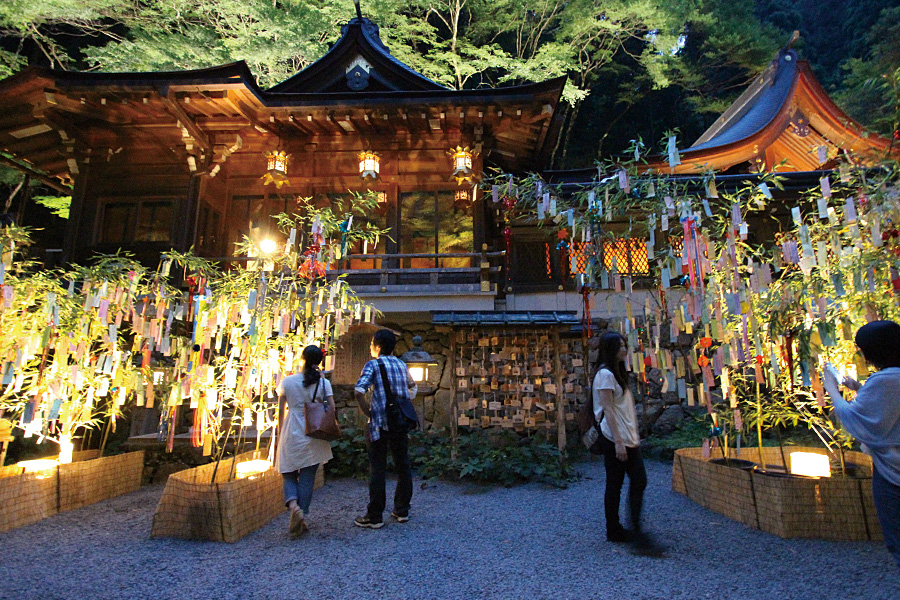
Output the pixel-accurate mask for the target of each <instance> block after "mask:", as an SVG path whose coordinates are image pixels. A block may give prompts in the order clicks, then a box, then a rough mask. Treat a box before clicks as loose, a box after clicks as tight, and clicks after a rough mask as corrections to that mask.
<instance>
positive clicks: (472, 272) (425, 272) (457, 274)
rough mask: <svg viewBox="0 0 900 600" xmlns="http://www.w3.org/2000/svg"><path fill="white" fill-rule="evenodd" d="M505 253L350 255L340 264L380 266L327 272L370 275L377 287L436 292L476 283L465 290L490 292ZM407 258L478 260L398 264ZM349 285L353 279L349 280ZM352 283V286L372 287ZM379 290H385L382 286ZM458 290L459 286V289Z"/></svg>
mask: <svg viewBox="0 0 900 600" xmlns="http://www.w3.org/2000/svg"><path fill="white" fill-rule="evenodd" d="M505 254H506V253H505V252H502V251H500V252H454V253H446V254H428V253H410V254H351V255H348V256H345V257H343V258H342V259H341V261H340V263H339V266H342V265H346V264H348V262H349V261H353V260H366V261H369V260H371V261H376V260H380V261H381V268H377V269H374V268H373V269H342V268H338V269H330V270H329V271H328V273H327V276H328V277H329V278H332V277H338V276H340V275H347V276H348V277H352V278H355V279H357V280H358V279H360V278H365V277H366V276H369V277H371V278H373V279H374V278H376V277H377V280H378V283H377V286H379V287H380V288H389V287H392V288H395V289H397V291H415V289H414V288H418V289H421V288H422V286H428V287H431V288H434V289H435V291H437V290H438V289H439V288H442V287H450V286H457V287H458V286H463V285H466V284H471V285H473V286H477V287H478V289H477V290H474V289H471V290H470V289H466V290H465V291H481V292H490V291H493V290H492V287H491V283H492V281H491V280H492V279H494V280H495V282H497V280H499V278H500V275H499V274H500V273H501V271H502V266H501V265H500V264H492V262H496V263H499V262H500V260H501V259H502V258H503V256H504V255H505ZM409 259H426V260H427V259H432V260H434V261H435V264H437V261H439V260H454V259H469V260H472V259H474V261H476V262H477V265H478V266H476V267H429V268H414V267H401V262H402V261H403V260H409ZM350 283H351V285H353V284H354V282H353V281H352V280H351V282H350ZM372 285H374V284H370V285H369V286H365V285H364V286H358V285H354V288H355V289H360V290H361V291H362V289H361V288H366V287H371V286H372ZM380 291H386V289H382V290H380ZM461 291H463V290H462V288H461Z"/></svg>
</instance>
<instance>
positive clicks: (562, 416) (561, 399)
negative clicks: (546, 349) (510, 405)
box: [553, 329, 566, 452]
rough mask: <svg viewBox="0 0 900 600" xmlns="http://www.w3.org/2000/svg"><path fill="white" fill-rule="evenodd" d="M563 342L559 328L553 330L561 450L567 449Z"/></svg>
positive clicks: (557, 431) (558, 433) (558, 431)
mask: <svg viewBox="0 0 900 600" xmlns="http://www.w3.org/2000/svg"><path fill="white" fill-rule="evenodd" d="M560 347H561V344H560V342H559V329H554V330H553V354H554V356H553V361H554V363H555V364H554V369H555V370H556V443H557V445H558V446H559V451H560V452H565V450H566V406H565V404H566V396H565V394H564V393H563V390H564V387H563V372H562V361H561V360H560V358H559V353H560Z"/></svg>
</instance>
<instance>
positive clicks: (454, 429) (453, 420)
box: [435, 329, 459, 462]
mask: <svg viewBox="0 0 900 600" xmlns="http://www.w3.org/2000/svg"><path fill="white" fill-rule="evenodd" d="M456 336H457V330H456V329H450V406H451V407H452V410H451V411H450V438H451V444H452V447H451V448H450V458H451V460H453V461H454V462H456V449H457V441H458V439H459V438H458V436H459V431H458V425H457V422H458V420H459V402H458V400H457V397H456V396H457V394H456ZM435 398H437V396H435Z"/></svg>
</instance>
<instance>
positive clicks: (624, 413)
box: [591, 369, 641, 448]
mask: <svg viewBox="0 0 900 600" xmlns="http://www.w3.org/2000/svg"><path fill="white" fill-rule="evenodd" d="M600 390H612V393H613V401H612V407H611V408H610V411H609V412H608V413H607V415H606V418H605V419H603V420H602V421H601V422H600V432H601V433H602V434H603V435H604V436H606V439H608V440H611V441H615V438H613V434H612V431H611V430H610V428H609V420H610V419H615V421H616V425H617V426H618V427H617V429H618V430H619V435H621V436H622V441H623V442H625V446H627V447H628V448H637V447H639V446H640V445H641V438H640V435H638V421H637V413H636V412H635V410H634V397H633V396H632V395H631V390H630V389H628V388H627V387H626V388H625V390H624V391H623V390H622V386H620V385H619V382H618V381H616V377H615V375H613V374H612V371H610V370H609V369H600V370H599V371H597V374H596V375H594V385H593V387H592V390H591V391H592V394H593V396H594V416H595V417H596V418H597V420H600V415H601V414H602V412H603V405H602V404H601V403H600Z"/></svg>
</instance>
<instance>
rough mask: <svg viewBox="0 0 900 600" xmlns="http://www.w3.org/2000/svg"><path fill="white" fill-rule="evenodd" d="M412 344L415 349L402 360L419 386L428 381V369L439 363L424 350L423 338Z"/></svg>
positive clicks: (405, 353)
mask: <svg viewBox="0 0 900 600" xmlns="http://www.w3.org/2000/svg"><path fill="white" fill-rule="evenodd" d="M412 343H413V349H412V350H410V351H409V352H404V353H403V356H401V357H400V360H402V361H403V362H405V363H406V366H407V367H408V368H409V374H410V375H412V378H413V381H415V382H416V383H417V384H419V383H425V382H427V381H428V367H434V366H436V365H437V363H436V362H435V360H434V359H433V358H431V355H430V354H428V352H426V351H425V350H423V349H422V338H421V337H420V336H418V335H417V336H416V337H414V338H413V339H412ZM420 391H423V390H420Z"/></svg>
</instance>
